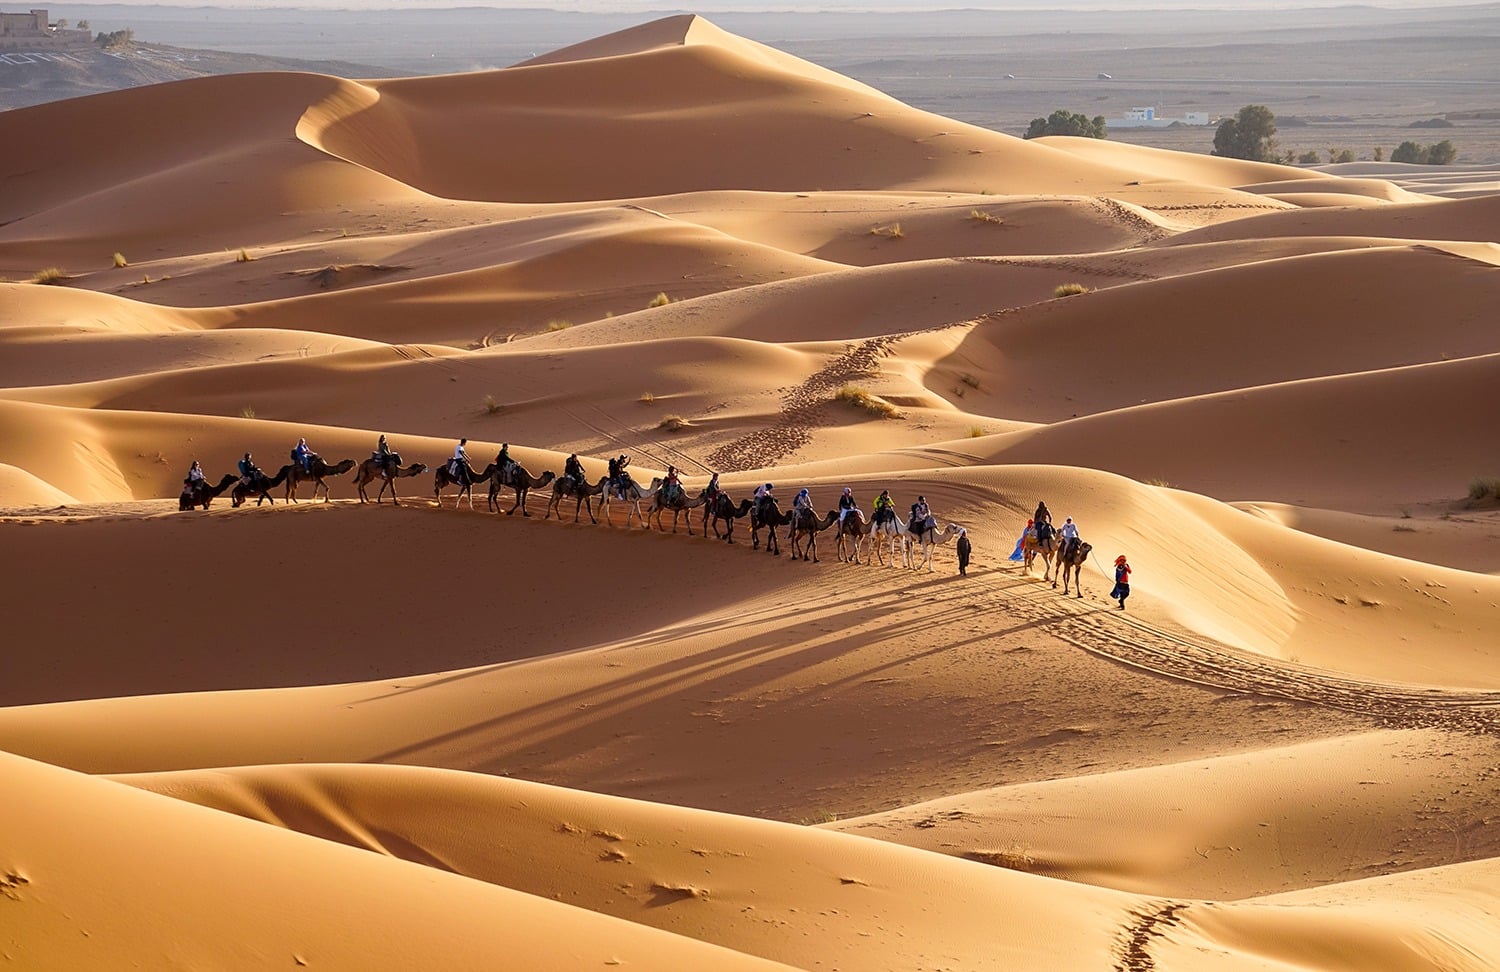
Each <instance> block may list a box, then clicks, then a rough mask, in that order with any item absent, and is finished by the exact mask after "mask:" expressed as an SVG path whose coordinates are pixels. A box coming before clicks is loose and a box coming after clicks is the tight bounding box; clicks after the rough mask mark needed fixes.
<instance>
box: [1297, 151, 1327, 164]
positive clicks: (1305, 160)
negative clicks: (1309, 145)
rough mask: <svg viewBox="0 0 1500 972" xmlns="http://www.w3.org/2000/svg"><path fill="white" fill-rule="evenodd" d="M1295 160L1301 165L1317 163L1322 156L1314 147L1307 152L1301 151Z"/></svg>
mask: <svg viewBox="0 0 1500 972" xmlns="http://www.w3.org/2000/svg"><path fill="white" fill-rule="evenodd" d="M1297 161H1298V162H1299V163H1301V164H1302V165H1317V164H1318V163H1319V162H1321V161H1323V157H1322V156H1321V155H1319V154H1318V152H1317V150H1316V149H1314V150H1312V151H1309V152H1303V153H1302V154H1301V155H1299V156H1297Z"/></svg>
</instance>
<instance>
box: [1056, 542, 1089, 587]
mask: <svg viewBox="0 0 1500 972" xmlns="http://www.w3.org/2000/svg"><path fill="white" fill-rule="evenodd" d="M1093 549H1094V545H1093V544H1091V543H1084V542H1083V540H1082V539H1078V540H1073V541H1068V540H1064V541H1063V545H1062V549H1061V550H1059V551H1058V552H1057V577H1054V578H1053V579H1052V587H1053V588H1054V589H1056V587H1057V578H1058V577H1061V578H1062V582H1063V597H1067V596H1068V571H1070V570H1071V571H1072V572H1073V589H1074V590H1075V591H1077V592H1078V596H1079V597H1083V564H1084V562H1085V561H1086V560H1088V559H1089V553H1090V552H1091V551H1092V550H1093Z"/></svg>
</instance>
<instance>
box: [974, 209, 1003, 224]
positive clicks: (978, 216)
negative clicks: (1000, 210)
mask: <svg viewBox="0 0 1500 972" xmlns="http://www.w3.org/2000/svg"><path fill="white" fill-rule="evenodd" d="M969 218H970V219H972V220H974V221H975V222H976V223H992V224H994V225H995V226H999V225H1000V224H1001V223H1004V222H1005V220H1003V219H1001V218H1000V217H999V216H996V215H995V214H994V213H987V212H985V211H984V210H982V209H971V210H969Z"/></svg>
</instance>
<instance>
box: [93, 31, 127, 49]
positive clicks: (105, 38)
mask: <svg viewBox="0 0 1500 972" xmlns="http://www.w3.org/2000/svg"><path fill="white" fill-rule="evenodd" d="M134 41H135V31H133V30H131V29H130V28H129V27H126V28H125V29H124V30H112V31H110V32H109V33H105V32H104V31H100V32H99V34H98V35H97V36H96V37H95V38H94V43H95V44H98V45H99V46H100V47H102V48H103V49H104V50H106V51H112V50H115V49H116V48H119V47H129V46H130V45H131V44H132V43H133V42H134Z"/></svg>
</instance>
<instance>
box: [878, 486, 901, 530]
mask: <svg viewBox="0 0 1500 972" xmlns="http://www.w3.org/2000/svg"><path fill="white" fill-rule="evenodd" d="M895 517H896V501H895V500H893V499H891V491H890V490H888V489H882V490H881V491H880V495H879V496H877V497H875V522H876V523H885V522H886V521H888V520H893V519H895Z"/></svg>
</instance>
